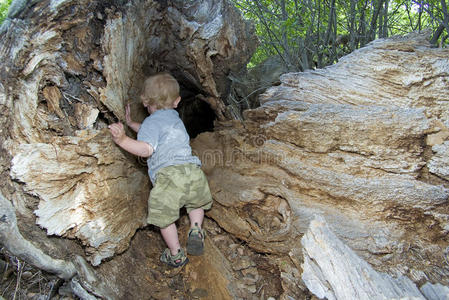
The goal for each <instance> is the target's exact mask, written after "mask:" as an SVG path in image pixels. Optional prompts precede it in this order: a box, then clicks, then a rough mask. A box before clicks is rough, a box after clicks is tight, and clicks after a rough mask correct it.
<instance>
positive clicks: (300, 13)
mask: <svg viewBox="0 0 449 300" xmlns="http://www.w3.org/2000/svg"><path fill="white" fill-rule="evenodd" d="M233 2H234V4H235V5H236V7H237V8H239V9H240V10H241V11H242V13H243V15H244V17H245V18H247V19H250V20H252V21H253V22H254V24H255V27H256V33H257V35H258V36H259V39H260V41H261V44H260V46H259V48H258V50H257V51H256V53H255V54H254V56H253V58H252V60H251V63H250V66H254V65H257V64H259V63H261V62H263V61H265V60H266V59H267V58H269V57H271V56H279V57H280V58H281V60H282V62H283V64H284V65H285V68H286V69H287V70H294V71H298V70H305V69H309V68H314V67H319V68H320V67H324V66H326V65H330V64H333V63H335V62H336V61H338V59H339V58H340V57H341V56H343V55H345V54H347V53H350V52H352V51H353V50H355V49H357V48H360V47H363V46H364V45H366V44H367V43H368V42H370V41H372V40H374V39H376V38H383V37H388V36H391V35H396V34H404V33H408V32H411V31H416V30H422V29H424V28H430V29H431V30H432V31H433V32H434V36H433V38H432V42H433V43H434V44H439V45H440V46H444V45H446V44H447V37H448V32H449V26H448V19H449V15H448V12H447V7H446V2H445V0H429V1H423V0H349V1H348V0H270V1H269V0H254V1H253V0H233ZM444 31H445V34H442V33H443V32H444Z"/></svg>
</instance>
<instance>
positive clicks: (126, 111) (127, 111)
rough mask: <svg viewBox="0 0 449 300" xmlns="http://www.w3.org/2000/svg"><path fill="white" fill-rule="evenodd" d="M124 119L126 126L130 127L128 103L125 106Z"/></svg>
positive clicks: (131, 121)
mask: <svg viewBox="0 0 449 300" xmlns="http://www.w3.org/2000/svg"><path fill="white" fill-rule="evenodd" d="M125 119H126V125H128V126H131V124H132V123H133V120H132V119H131V107H130V106H129V103H128V104H127V105H126V106H125Z"/></svg>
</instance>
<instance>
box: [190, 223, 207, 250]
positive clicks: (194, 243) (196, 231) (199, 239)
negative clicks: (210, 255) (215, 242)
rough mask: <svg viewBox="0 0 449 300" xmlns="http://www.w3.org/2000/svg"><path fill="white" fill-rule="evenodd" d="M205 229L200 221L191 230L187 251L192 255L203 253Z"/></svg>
mask: <svg viewBox="0 0 449 300" xmlns="http://www.w3.org/2000/svg"><path fill="white" fill-rule="evenodd" d="M204 236H205V234H204V230H202V229H201V228H200V227H199V226H198V223H195V227H193V228H191V229H190V230H189V235H188V238H187V253H188V254H191V255H202V254H203V252H204Z"/></svg>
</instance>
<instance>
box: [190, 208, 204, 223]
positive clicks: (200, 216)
mask: <svg viewBox="0 0 449 300" xmlns="http://www.w3.org/2000/svg"><path fill="white" fill-rule="evenodd" d="M189 219H190V228H193V227H194V226H195V224H196V225H197V226H198V227H199V228H201V225H202V224H203V220H204V209H202V208H196V209H194V210H191V211H190V212H189Z"/></svg>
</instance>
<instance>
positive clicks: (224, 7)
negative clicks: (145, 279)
mask: <svg viewBox="0 0 449 300" xmlns="http://www.w3.org/2000/svg"><path fill="white" fill-rule="evenodd" d="M1 32H2V35H1V37H0V55H1V57H2V64H1V67H0V68H1V73H0V110H1V112H2V117H1V118H0V123H1V124H0V125H1V126H0V128H1V129H0V141H1V150H0V151H1V156H0V162H1V165H2V178H3V179H2V182H1V183H0V192H1V194H3V195H4V197H5V198H6V199H8V200H9V201H10V202H11V203H12V204H13V206H14V211H15V214H16V215H17V217H18V225H19V228H22V234H23V235H24V236H25V238H26V237H27V236H28V237H33V236H35V235H36V234H37V235H39V234H40V233H39V232H40V231H41V229H40V228H42V229H44V230H45V231H46V233H47V234H48V235H54V236H60V237H65V238H68V239H67V240H66V241H65V242H63V243H62V245H57V246H55V245H53V244H52V242H50V241H49V240H47V239H46V238H42V239H40V240H33V243H34V244H36V247H37V248H42V249H45V250H48V251H49V252H52V253H58V252H59V255H56V256H60V257H54V258H55V259H62V258H63V257H66V256H67V255H68V254H70V253H72V252H76V253H79V254H82V255H83V256H85V257H86V258H87V260H88V261H89V262H90V263H91V264H92V265H94V266H96V265H99V264H100V263H101V262H102V260H104V259H106V258H110V257H113V256H114V255H116V254H118V253H121V252H123V251H124V250H125V249H127V248H128V246H129V243H130V240H131V238H132V237H133V235H134V233H135V232H136V230H137V229H138V228H140V227H143V226H144V225H146V221H145V220H146V213H147V212H146V205H147V198H148V193H149V189H150V187H149V180H148V175H147V174H146V169H145V167H144V164H142V162H141V161H139V160H136V159H135V158H133V157H132V156H130V155H128V154H126V153H124V152H123V151H121V150H120V149H119V148H117V147H116V146H115V145H114V144H113V142H112V140H111V139H110V136H109V133H108V130H107V129H106V127H107V125H108V124H109V123H111V122H116V121H117V120H124V106H125V104H126V103H130V104H131V105H132V113H133V115H134V116H135V118H138V119H143V117H144V111H143V109H142V108H141V106H140V105H139V103H138V100H139V97H138V95H139V91H140V84H141V82H142V79H143V78H144V77H145V76H147V75H149V74H152V73H156V72H159V71H168V72H171V73H172V74H173V75H174V76H175V77H176V78H177V80H178V81H179V82H180V85H181V88H182V94H181V96H182V97H183V102H182V106H181V108H180V114H181V116H182V117H183V118H185V120H184V121H185V122H186V123H187V124H188V125H187V128H188V130H189V133H190V134H191V135H192V136H194V135H196V134H198V133H199V132H201V131H203V130H207V129H211V128H212V127H213V121H214V120H215V119H220V120H224V119H227V118H230V116H231V114H230V113H229V108H228V107H227V102H226V98H227V95H228V93H229V91H228V89H229V80H228V79H227V75H228V73H229V72H231V71H233V72H240V71H241V69H242V68H245V67H246V63H247V62H248V60H249V58H250V56H251V54H252V52H253V51H254V49H255V46H256V39H255V36H254V35H253V29H252V27H251V26H250V25H249V24H247V23H245V22H244V21H243V20H242V19H241V18H240V15H239V14H238V12H237V11H236V10H235V8H234V7H232V6H231V5H230V4H229V3H228V2H227V1H222V0H210V1H150V0H147V1H144V0H135V1H113V0H111V1H84V0H82V1H71V0H62V1H50V0H48V1H15V2H14V3H13V4H12V6H11V9H10V12H9V16H8V18H7V19H6V21H5V22H4V24H3V25H2V27H1ZM233 111H235V109H233ZM35 224H36V225H35ZM39 227H40V228H39ZM2 238H6V237H5V236H2ZM69 239H70V240H69ZM2 243H3V244H5V243H4V242H2ZM58 243H60V241H59V242H58ZM80 245H82V249H81V247H80ZM66 247H67V249H64V248H66ZM29 251H33V250H32V249H31V248H30V249H29ZM78 271H79V269H78ZM64 274H66V273H64ZM65 277H67V276H65ZM84 287H85V285H84ZM88 290H89V289H88Z"/></svg>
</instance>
